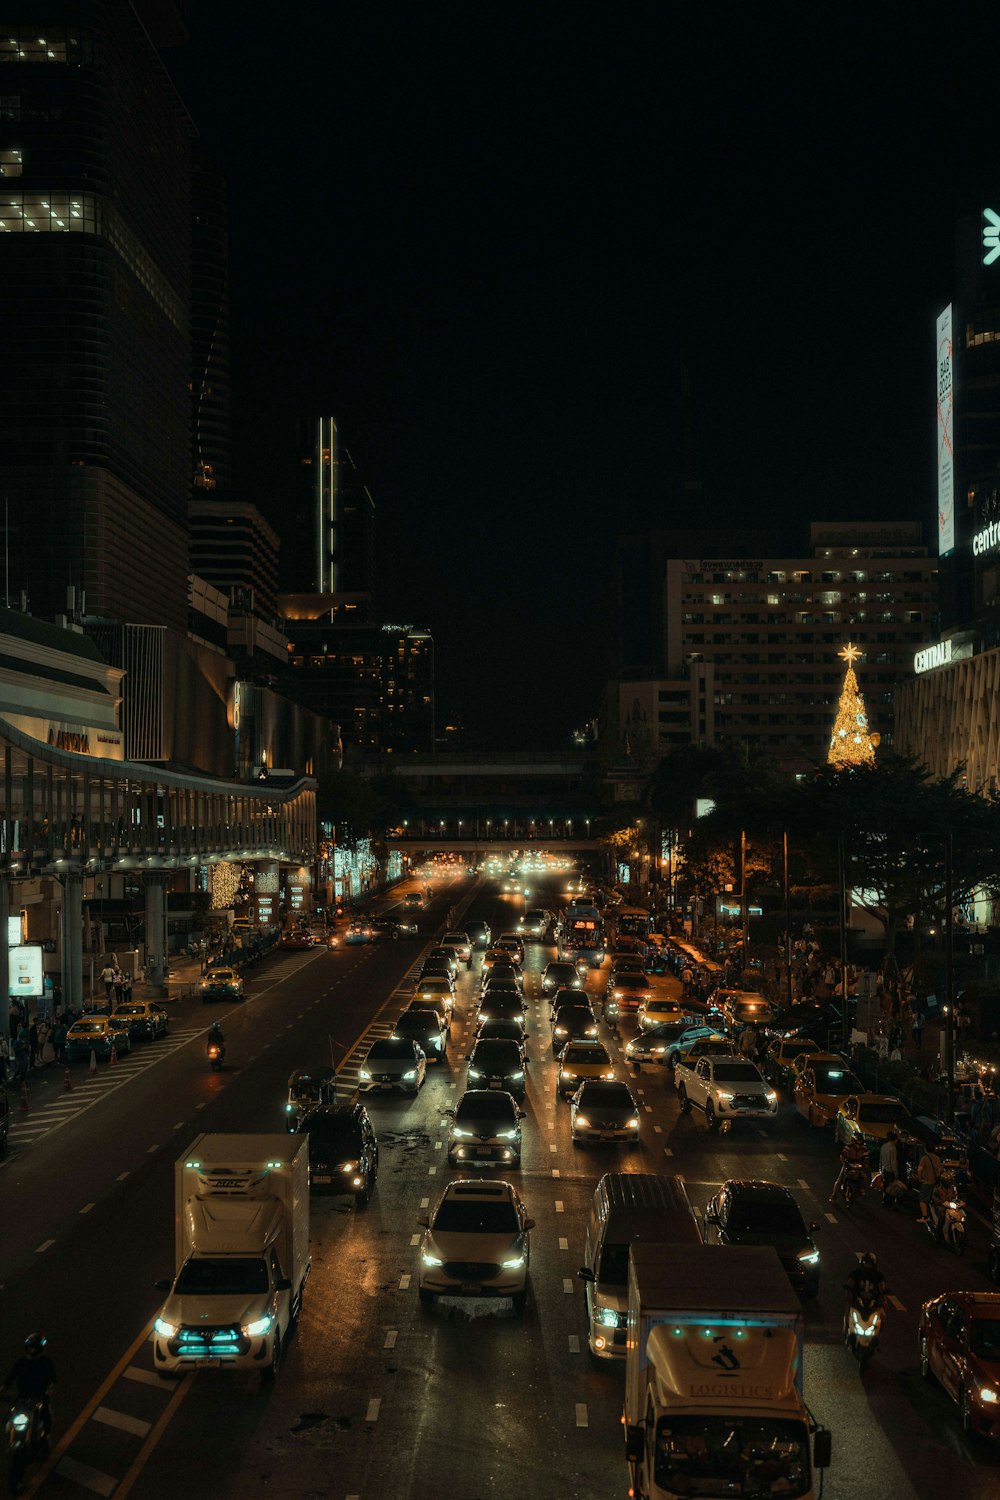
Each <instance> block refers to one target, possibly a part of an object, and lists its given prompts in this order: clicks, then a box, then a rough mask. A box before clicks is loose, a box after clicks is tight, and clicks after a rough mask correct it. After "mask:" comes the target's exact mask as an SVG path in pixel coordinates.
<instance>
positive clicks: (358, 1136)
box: [299, 1104, 378, 1208]
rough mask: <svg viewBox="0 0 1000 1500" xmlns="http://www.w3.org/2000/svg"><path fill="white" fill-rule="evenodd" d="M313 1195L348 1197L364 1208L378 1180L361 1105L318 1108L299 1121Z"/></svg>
mask: <svg viewBox="0 0 1000 1500" xmlns="http://www.w3.org/2000/svg"><path fill="white" fill-rule="evenodd" d="M299 1130H300V1132H301V1133H303V1134H307V1135H308V1137H309V1186H310V1188H311V1190H312V1191H313V1192H314V1193H321V1192H322V1193H337V1194H340V1193H350V1194H351V1195H352V1196H353V1198H354V1201H355V1203H356V1204H357V1206H358V1208H367V1206H368V1204H369V1203H370V1202H371V1196H372V1193H373V1192H374V1191H375V1179H376V1178H377V1176H378V1141H377V1140H376V1139H375V1132H374V1130H373V1129H372V1122H371V1120H370V1119H369V1118H368V1111H367V1109H365V1106H364V1105H363V1104H320V1105H317V1107H316V1108H315V1109H311V1110H310V1111H309V1113H308V1114H307V1115H306V1116H305V1117H304V1118H303V1120H302V1123H301V1125H300V1126H299Z"/></svg>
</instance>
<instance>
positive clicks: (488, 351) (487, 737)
mask: <svg viewBox="0 0 1000 1500" xmlns="http://www.w3.org/2000/svg"><path fill="white" fill-rule="evenodd" d="M692 11H694V12H695V14H694V15H692V14H690V13H689V12H692ZM237 17H239V18H240V19H239V21H237ZM970 17H971V20H970ZM189 22H190V28H191V34H192V40H191V43H190V45H189V46H188V47H187V48H186V49H185V53H184V55H181V54H180V53H176V54H171V55H170V56H169V59H168V60H169V64H170V67H171V70H172V72H173V73H174V76H175V77H176V78H177V80H178V83H179V86H180V88H181V92H182V94H183V96H184V98H185V100H186V101H187V103H188V106H189V108H190V110H191V113H192V115H193V117H194V119H195V121H196V123H197V125H198V127H199V130H200V132H201V136H202V141H203V145H204V148H205V150H206V152H207V154H208V155H209V156H210V157H211V158H212V159H213V160H214V161H215V162H216V164H217V165H218V166H219V167H220V168H221V169H222V170H223V171H224V172H225V173H226V174H227V176H228V179H229V185H230V197H231V237H232V248H231V257H232V289H233V314H234V362H235V365H236V371H237V375H236V381H235V389H234V396H235V401H236V410H235V413H234V418H235V434H236V440H237V453H236V466H235V472H236V478H237V483H238V487H239V490H240V492H241V494H243V495H244V496H245V497H246V498H248V499H252V500H254V501H255V502H256V503H257V504H259V505H260V506H261V508H262V509H263V510H264V511H265V512H266V513H267V514H268V515H269V516H271V517H272V519H275V520H276V522H277V524H278V525H279V529H281V517H282V515H283V514H284V513H286V512H287V507H288V494H289V487H290V485H291V483H292V482H293V477H294V475H293V472H292V469H291V460H292V457H293V451H292V449H291V448H290V445H289V434H290V431H291V424H292V422H293V420H294V418H295V417H296V416H297V415H299V414H308V413H311V412H316V411H319V410H323V411H333V412H335V413H336V414H337V416H338V418H339V421H340V425H341V430H342V433H343V434H344V438H345V441H346V443H347V446H348V447H349V448H350V449H351V451H352V453H353V455H354V457H355V460H356V462H357V464H358V467H359V468H360V470H361V472H362V473H363V475H364V476H365V478H366V480H367V482H368V485H369V488H370V489H371V491H372V494H373V496H374V498H375V501H376V505H377V507H378V512H379V518H380V557H379V576H380V595H381V609H382V613H383V616H384V617H385V618H387V619H401V618H406V619H411V620H415V621H420V622H423V623H426V624H428V625H430V627H431V628H432V630H433V632H434V635H435V639H436V641H437V645H438V679H439V704H440V707H441V709H442V713H441V714H440V715H439V718H440V720H441V722H442V723H443V722H445V721H446V720H447V719H448V718H450V717H453V716H455V715H456V714H459V713H461V714H462V716H463V717H464V720H465V723H466V725H467V728H468V730H469V738H470V741H471V742H472V743H475V744H489V743H491V742H494V743H497V744H498V745H499V744H505V745H523V746H525V747H531V746H541V745H551V746H559V745H562V744H565V743H567V737H568V732H569V730H570V729H571V728H573V727H574V726H575V725H577V724H579V723H582V722H583V721H584V720H585V719H586V718H587V717H588V716H590V715H591V714H592V713H594V712H596V709H597V704H598V697H599V691H600V683H601V680H602V677H603V657H602V645H601V640H602V612H603V609H604V599H605V593H606V588H607V583H608V578H609V573H608V566H607V560H608V556H609V550H610V548H611V546H612V544H613V540H614V537H615V535H616V533H617V532H619V531H621V530H626V529H627V530H642V529H644V528H654V527H660V526H666V527H669V526H675V525H676V526H684V525H690V524H692V523H701V524H705V525H712V526H714V525H718V526H727V525H728V526H733V525H741V524H743V525H745V524H747V523H748V522H767V523H768V524H769V525H776V526H779V527H783V526H786V525H787V526H788V527H790V528H792V530H791V535H790V540H791V539H796V538H798V537H800V535H801V533H800V532H799V531H797V530H796V529H795V528H796V527H798V526H800V525H801V523H803V522H805V521H807V520H809V519H854V518H865V517H869V518H878V519H890V520H891V519H896V518H915V519H919V520H921V521H922V522H923V523H924V526H925V529H926V531H927V532H928V533H929V534H930V535H933V521H934V383H933V373H934V316H935V314H936V312H937V311H938V309H939V308H940V307H942V306H943V305H944V304H945V303H946V302H947V301H949V300H950V298H951V281H952V271H951V267H952V259H953V233H954V221H955V219H956V217H957V216H958V215H959V214H961V213H964V212H968V211H976V210H978V207H979V206H980V204H981V202H984V201H989V200H990V199H991V195H992V196H993V197H996V196H997V194H998V193H1000V168H998V163H1000V149H998V148H1000V139H998V137H1000V129H998V118H1000V111H998V107H997V96H996V87H995V77H994V75H995V69H996V64H997V58H998V56H1000V13H998V7H997V6H996V5H995V4H982V5H978V6H974V7H971V8H962V7H943V6H940V5H938V6H912V5H895V4H879V5H871V4H867V5H863V6H862V5H856V6H850V5H848V6H844V5H840V6H836V7H834V6H818V7H815V6H814V7H805V6H802V5H800V4H796V5H768V6H761V5H737V4H734V3H729V4H722V5H699V6H697V7H689V6H682V5H680V4H673V3H671V4H667V3H663V4H659V5H647V4H641V3H627V0H618V3H616V4H607V5H604V4H589V3H585V0H577V3H573V4H551V3H545V0H535V3H533V4H499V3H493V0H486V3H482V0H471V3H464V4H456V3H447V4H441V3H431V4H427V5H420V6H418V5H415V4H412V5H405V6H401V5H394V4H393V5H390V4H378V3H367V4H353V3H351V4H343V3H341V4H335V5H320V4H318V3H317V0H286V3H284V4H283V5H281V6H274V7H270V8H268V9H267V11H265V10H263V9H262V8H248V9H247V10H245V11H244V10H240V9H237V10H234V9H233V7H231V6H229V5H210V4H208V3H207V0H191V4H190V8H189ZM685 362H686V364H687V367H688V369H689V370H690V377H691V384H692V393H693V412H694V421H695V427H696V432H697V440H698V456H699V463H700V467H701V470H702V473H703V478H704V483H705V503H704V507H703V509H702V511H701V513H700V514H699V515H697V516H692V515H690V514H689V513H688V512H686V510H685V508H684V503H683V498H682V479H683V470H684V453H683V443H682V440H681V434H682V426H683V424H682V420H681V411H680V391H681V370H682V367H683V365H684V364H685ZM283 541H284V546H285V547H286V548H294V547H295V545H296V539H295V537H294V536H292V535H289V534H288V532H287V529H285V530H284V531H283Z"/></svg>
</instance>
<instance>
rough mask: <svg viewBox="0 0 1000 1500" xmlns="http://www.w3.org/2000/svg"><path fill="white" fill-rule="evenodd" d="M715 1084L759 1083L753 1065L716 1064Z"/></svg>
mask: <svg viewBox="0 0 1000 1500" xmlns="http://www.w3.org/2000/svg"><path fill="white" fill-rule="evenodd" d="M714 1077H715V1081H716V1083H760V1074H759V1073H758V1071H757V1069H756V1068H755V1067H754V1065H753V1063H741V1062H732V1063H716V1065H715V1073H714Z"/></svg>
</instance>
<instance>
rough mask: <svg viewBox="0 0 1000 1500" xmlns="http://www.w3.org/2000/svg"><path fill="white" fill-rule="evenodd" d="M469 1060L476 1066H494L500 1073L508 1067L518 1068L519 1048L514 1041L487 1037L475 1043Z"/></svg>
mask: <svg viewBox="0 0 1000 1500" xmlns="http://www.w3.org/2000/svg"><path fill="white" fill-rule="evenodd" d="M471 1060H472V1063H473V1065H474V1066H475V1067H477V1068H496V1070H497V1072H501V1073H502V1072H506V1071H507V1069H508V1068H520V1066H521V1049H520V1047H519V1046H518V1045H517V1043H516V1042H504V1041H499V1040H490V1039H487V1040H486V1041H485V1042H479V1043H478V1044H477V1046H476V1047H475V1049H474V1051H473V1054H472V1059H471Z"/></svg>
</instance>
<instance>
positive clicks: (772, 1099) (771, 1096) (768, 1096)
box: [764, 1089, 778, 1104]
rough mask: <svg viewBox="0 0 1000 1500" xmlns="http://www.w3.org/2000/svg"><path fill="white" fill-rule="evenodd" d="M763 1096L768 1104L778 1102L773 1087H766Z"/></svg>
mask: <svg viewBox="0 0 1000 1500" xmlns="http://www.w3.org/2000/svg"><path fill="white" fill-rule="evenodd" d="M764 1098H765V1099H766V1100H767V1102H768V1104H777V1102H778V1096H777V1094H776V1093H775V1092H774V1089H768V1091H767V1093H766V1094H765V1095H764Z"/></svg>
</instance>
